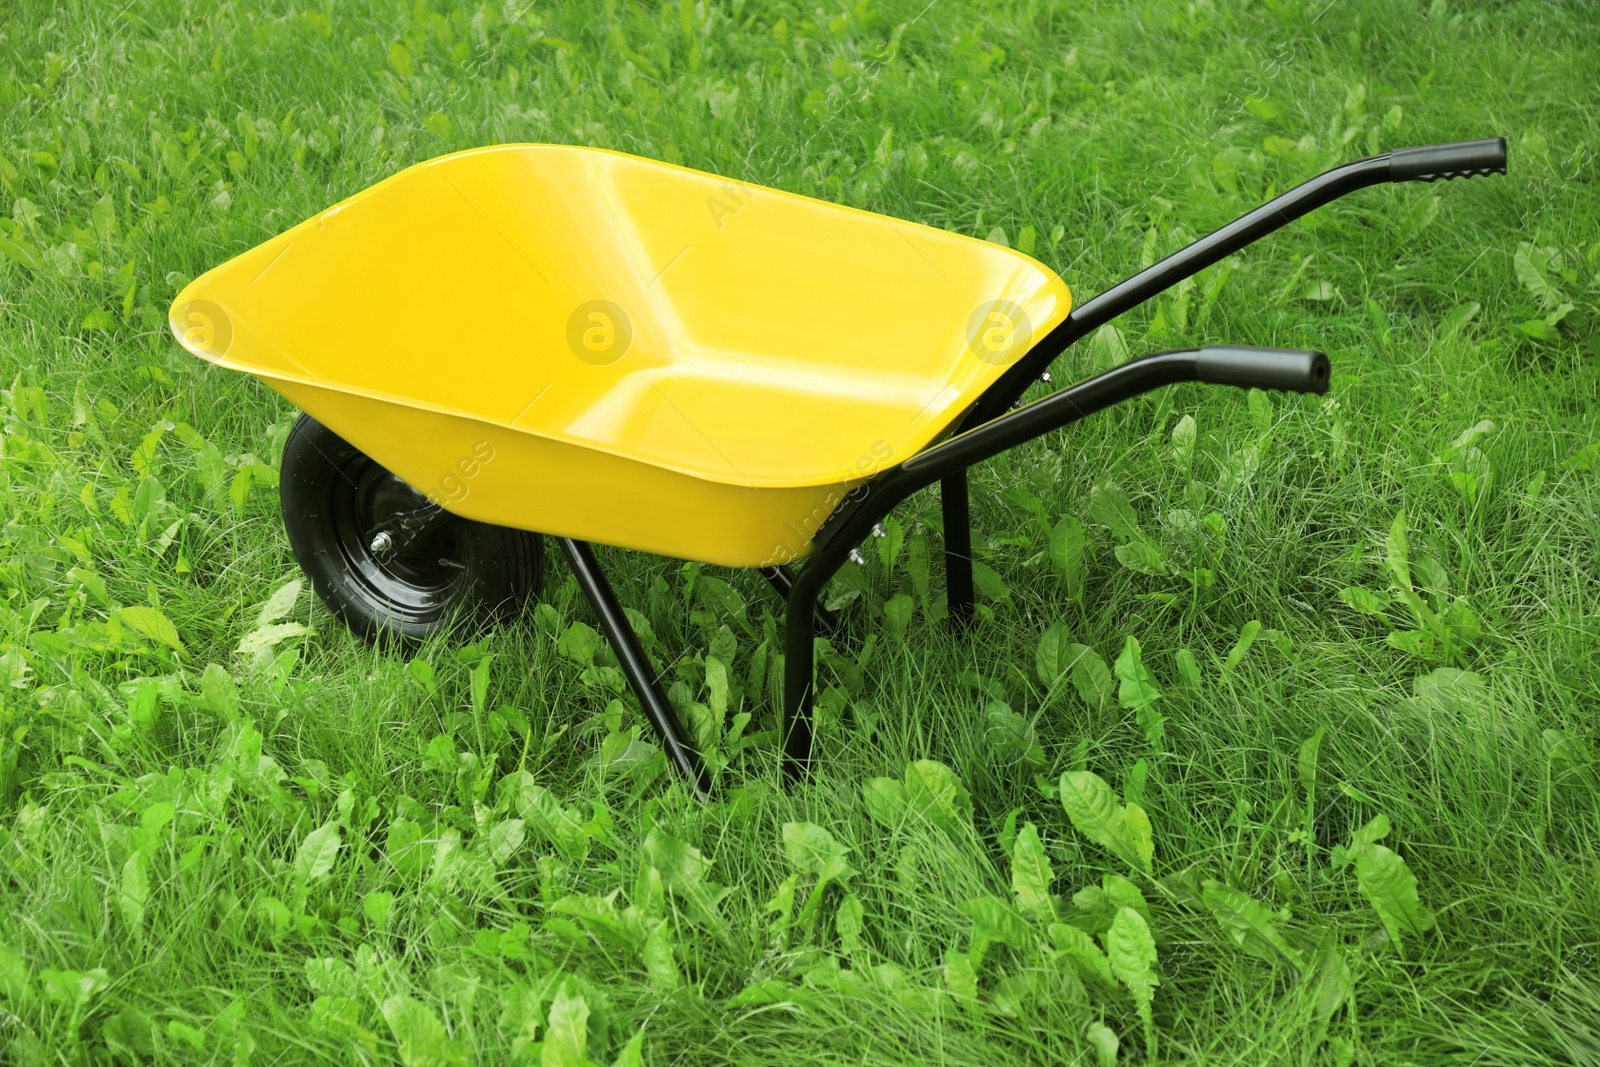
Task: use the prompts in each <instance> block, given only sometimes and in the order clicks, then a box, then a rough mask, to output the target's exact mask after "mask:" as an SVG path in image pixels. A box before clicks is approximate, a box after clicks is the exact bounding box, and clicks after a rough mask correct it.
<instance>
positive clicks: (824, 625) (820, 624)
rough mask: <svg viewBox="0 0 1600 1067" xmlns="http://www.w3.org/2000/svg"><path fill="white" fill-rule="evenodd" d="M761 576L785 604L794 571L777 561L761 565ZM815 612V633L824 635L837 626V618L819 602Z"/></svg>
mask: <svg viewBox="0 0 1600 1067" xmlns="http://www.w3.org/2000/svg"><path fill="white" fill-rule="evenodd" d="M761 577H763V578H765V579H766V580H767V584H768V585H770V586H772V588H773V591H774V592H776V593H777V594H778V595H779V596H781V597H783V599H784V603H786V604H787V603H788V601H789V594H790V592H792V591H793V590H794V580H795V579H794V571H792V570H790V569H789V568H788V567H786V566H784V565H783V564H782V563H779V564H777V565H776V566H773V567H762V568H761ZM816 612H817V633H819V634H821V635H822V636H824V637H826V636H828V635H829V634H831V633H833V632H834V631H835V630H837V629H838V628H839V618H838V616H836V615H835V614H834V613H833V612H831V611H829V610H828V609H827V608H825V607H823V606H822V605H821V604H818V605H817V606H816Z"/></svg>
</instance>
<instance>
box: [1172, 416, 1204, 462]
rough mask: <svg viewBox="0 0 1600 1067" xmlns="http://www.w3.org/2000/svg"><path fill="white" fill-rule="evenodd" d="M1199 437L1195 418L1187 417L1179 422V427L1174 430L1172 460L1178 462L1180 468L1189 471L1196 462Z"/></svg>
mask: <svg viewBox="0 0 1600 1067" xmlns="http://www.w3.org/2000/svg"><path fill="white" fill-rule="evenodd" d="M1197 436H1198V431H1197V430H1196V428H1195V424H1194V416H1193V415H1185V416H1184V417H1183V418H1181V419H1179V420H1178V425H1176V426H1174V427H1173V428H1172V458H1173V459H1175V460H1177V462H1178V466H1179V467H1181V468H1183V469H1184V470H1188V469H1189V466H1190V464H1192V463H1193V462H1194V443H1195V438H1196V437H1197Z"/></svg>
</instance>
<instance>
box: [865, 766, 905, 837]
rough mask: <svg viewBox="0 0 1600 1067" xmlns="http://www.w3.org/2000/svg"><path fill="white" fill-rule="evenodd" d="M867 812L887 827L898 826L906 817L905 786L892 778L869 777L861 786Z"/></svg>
mask: <svg viewBox="0 0 1600 1067" xmlns="http://www.w3.org/2000/svg"><path fill="white" fill-rule="evenodd" d="M861 795H862V798H863V799H864V800H865V801H866V804H867V814H868V815H871V816H872V817H873V819H875V820H877V821H878V822H880V823H882V824H883V825H885V826H888V827H896V826H899V825H900V824H901V823H902V822H904V821H905V817H906V787H905V786H904V785H903V784H901V783H900V782H897V781H895V780H894V779H893V778H869V779H867V784H866V785H864V786H862V787H861Z"/></svg>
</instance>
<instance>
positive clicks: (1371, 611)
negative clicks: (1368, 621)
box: [1338, 585, 1388, 619]
mask: <svg viewBox="0 0 1600 1067" xmlns="http://www.w3.org/2000/svg"><path fill="white" fill-rule="evenodd" d="M1338 596H1339V600H1340V601H1341V602H1342V603H1344V604H1345V605H1347V606H1349V607H1351V608H1354V609H1355V610H1356V611H1359V612H1361V613H1362V614H1363V615H1374V616H1377V617H1378V618H1380V619H1381V618H1384V617H1385V616H1386V615H1387V614H1388V605H1387V603H1386V602H1385V601H1384V599H1383V598H1382V597H1380V596H1379V595H1378V594H1377V593H1374V592H1372V591H1371V590H1369V589H1363V588H1361V587H1360V586H1359V585H1350V586H1346V587H1345V588H1343V589H1341V590H1339V593H1338Z"/></svg>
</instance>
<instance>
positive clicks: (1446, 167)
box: [1389, 137, 1506, 182]
mask: <svg viewBox="0 0 1600 1067" xmlns="http://www.w3.org/2000/svg"><path fill="white" fill-rule="evenodd" d="M1505 172H1506V139H1505V138H1504V137H1485V138H1483V140H1481V141H1457V142H1456V143H1455V144H1431V145H1423V146H1421V147H1418V148H1397V149H1395V150H1394V151H1393V152H1390V153H1389V180H1390V181H1392V182H1432V181H1438V180H1439V179H1440V178H1446V179H1448V178H1471V177H1473V176H1474V175H1478V174H1483V175H1489V174H1504V173H1505Z"/></svg>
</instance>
